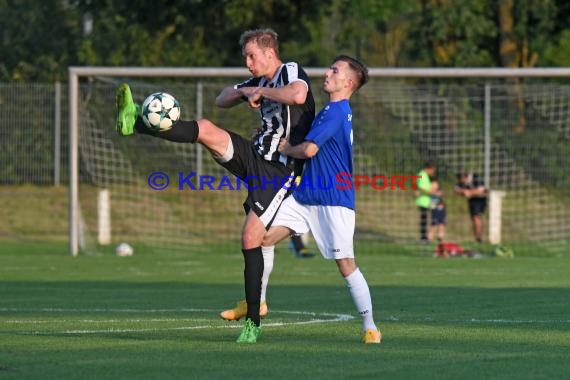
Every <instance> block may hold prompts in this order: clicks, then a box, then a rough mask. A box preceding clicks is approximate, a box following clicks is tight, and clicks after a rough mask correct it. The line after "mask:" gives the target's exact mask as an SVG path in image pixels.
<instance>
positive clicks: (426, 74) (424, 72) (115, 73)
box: [68, 66, 570, 256]
mask: <svg viewBox="0 0 570 380" xmlns="http://www.w3.org/2000/svg"><path fill="white" fill-rule="evenodd" d="M326 70H327V68H324V67H321V68H318V67H317V68H306V69H305V71H306V72H307V75H309V76H310V77H319V76H322V75H323V73H324V72H325V71H326ZM68 74H69V75H68V84H69V87H68V91H69V190H68V191H69V197H68V202H69V205H68V206H69V216H68V220H69V226H68V234H69V254H70V255H71V256H77V255H78V254H79V248H80V247H79V241H80V228H79V225H80V212H79V145H78V144H79V109H78V107H79V80H80V78H85V77H91V76H100V77H105V76H108V77H121V78H135V77H156V78H158V77H163V78H164V77H170V78H175V77H187V78H192V77H201V78H208V77H210V78H212V77H217V78H220V77H234V78H235V77H243V78H246V77H248V76H250V73H249V72H248V71H247V69H245V68H237V67H230V68H219V67H200V68H197V67H187V68H181V67H154V68H150V67H107V66H84V67H78V66H71V67H69V68H68ZM369 75H370V76H371V77H377V78H382V77H384V78H480V79H485V78H530V77H545V78H556V77H570V68H370V69H369ZM489 93H490V87H489V85H487V84H486V85H485V112H484V131H485V145H484V147H485V162H484V176H485V181H486V182H485V183H489V182H488V180H489V178H488V175H489V171H490V170H489V167H490V162H489V157H490V154H488V153H490V149H491V146H490V138H489V133H490V123H491V120H490V115H491V113H490V111H491V109H490V107H491V106H490V96H489Z"/></svg>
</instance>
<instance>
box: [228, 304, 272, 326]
mask: <svg viewBox="0 0 570 380" xmlns="http://www.w3.org/2000/svg"><path fill="white" fill-rule="evenodd" d="M268 310H269V308H268V307H267V301H263V302H261V304H260V305H259V316H260V317H261V318H265V317H266V316H267V313H268ZM246 314H247V303H246V302H245V300H242V301H239V302H238V303H237V304H236V306H235V307H234V308H233V309H228V310H224V311H222V312H221V313H220V318H222V319H225V320H226V321H239V320H240V319H242V318H243V317H245V315H246Z"/></svg>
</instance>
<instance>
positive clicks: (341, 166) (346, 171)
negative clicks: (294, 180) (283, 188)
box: [293, 100, 354, 210]
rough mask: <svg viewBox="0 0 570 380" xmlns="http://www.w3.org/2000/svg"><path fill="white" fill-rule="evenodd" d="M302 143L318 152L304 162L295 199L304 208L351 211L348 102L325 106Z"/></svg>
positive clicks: (352, 194)
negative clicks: (336, 207)
mask: <svg viewBox="0 0 570 380" xmlns="http://www.w3.org/2000/svg"><path fill="white" fill-rule="evenodd" d="M305 140H306V141H312V142H313V143H315V144H316V145H317V146H318V147H319V152H318V153H317V154H316V155H315V156H314V157H312V158H311V159H309V160H307V161H306V163H305V171H304V172H303V176H302V178H301V182H300V184H299V186H298V187H297V189H296V190H295V191H294V192H293V196H294V197H295V199H296V200H297V201H298V202H299V203H301V204H306V205H321V206H344V207H348V208H350V209H353V210H354V186H353V183H352V110H351V108H350V103H349V101H348V100H341V101H338V102H330V103H328V104H327V105H326V106H325V107H324V108H323V109H322V110H321V111H320V112H319V113H318V114H317V117H316V118H315V121H314V122H313V124H312V125H311V129H310V130H309V133H308V134H307V136H306V137H305Z"/></svg>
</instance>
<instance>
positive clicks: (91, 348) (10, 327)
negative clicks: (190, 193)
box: [0, 242, 570, 380]
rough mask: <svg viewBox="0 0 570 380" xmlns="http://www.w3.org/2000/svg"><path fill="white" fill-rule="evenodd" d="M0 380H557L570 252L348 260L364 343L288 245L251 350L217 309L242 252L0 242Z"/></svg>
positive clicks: (238, 292) (569, 322)
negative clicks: (356, 278) (370, 331)
mask: <svg viewBox="0 0 570 380" xmlns="http://www.w3.org/2000/svg"><path fill="white" fill-rule="evenodd" d="M0 246H1V248H0V378H1V379H245V378H247V379H312V380H317V379H422V380H428V379H562V378H567V376H568V373H570V364H569V361H568V358H569V357H570V306H569V302H568V300H570V276H569V274H568V273H570V271H569V269H570V259H569V258H567V257H563V258H536V257H517V258H515V259H513V260H502V259H490V258H489V259H480V260H470V259H447V260H446V259H435V258H431V257H426V256H411V255H399V254H394V253H393V252H392V253H390V252H378V253H377V254H363V255H360V256H359V255H358V253H357V261H358V262H359V265H360V268H361V270H362V272H363V273H364V275H365V276H366V278H367V280H368V282H369V285H370V288H371V292H372V297H373V301H374V306H375V317H376V319H377V322H379V325H380V327H381V330H382V333H383V337H384V339H383V342H382V344H381V345H379V346H376V345H373V346H370V345H369V346H367V345H364V344H362V343H360V328H361V325H360V319H359V317H358V316H357V315H355V312H354V308H353V305H352V302H351V300H350V297H349V294H348V291H347V289H346V286H345V284H344V281H343V280H342V278H341V277H340V275H339V274H338V271H337V269H336V266H335V265H334V263H333V262H329V261H325V260H323V259H322V258H320V257H316V258H314V259H296V258H294V257H293V256H292V255H291V254H290V253H289V252H288V251H287V250H286V248H284V247H283V246H280V247H279V248H278V251H277V255H276V263H275V269H274V272H273V275H272V278H271V283H270V287H269V296H268V299H269V306H270V314H269V316H268V317H267V318H266V319H265V320H264V321H263V324H264V330H263V334H262V336H261V339H260V341H259V342H258V343H257V344H256V345H238V344H236V343H235V339H236V337H237V335H238V333H239V328H240V327H241V322H240V323H230V322H225V321H222V320H220V319H219V317H218V313H219V311H220V310H222V309H223V308H225V307H228V306H231V305H233V303H234V302H235V301H236V300H239V299H241V298H242V294H243V290H242V289H243V286H242V265H243V264H242V261H243V260H242V257H241V253H240V251H239V249H237V248H238V247H236V252H216V251H212V252H210V253H208V254H204V253H193V252H181V253H168V254H166V253H145V252H142V253H141V252H135V255H134V256H133V257H128V258H119V257H114V256H113V255H111V254H106V255H101V256H80V257H76V258H73V257H70V256H68V255H67V253H66V246H65V245H64V244H54V243H50V244H47V243H46V244H40V243H38V244H29V243H19V244H17V243H12V242H3V243H2V244H0Z"/></svg>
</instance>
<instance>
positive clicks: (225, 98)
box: [216, 86, 244, 108]
mask: <svg viewBox="0 0 570 380" xmlns="http://www.w3.org/2000/svg"><path fill="white" fill-rule="evenodd" d="M243 100H244V99H243V94H242V92H241V90H240V89H236V88H235V87H234V86H227V87H225V88H224V89H223V90H222V92H220V94H219V95H218V96H217V97H216V106H218V107H222V108H230V107H234V106H237V105H238V104H240V103H243Z"/></svg>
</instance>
